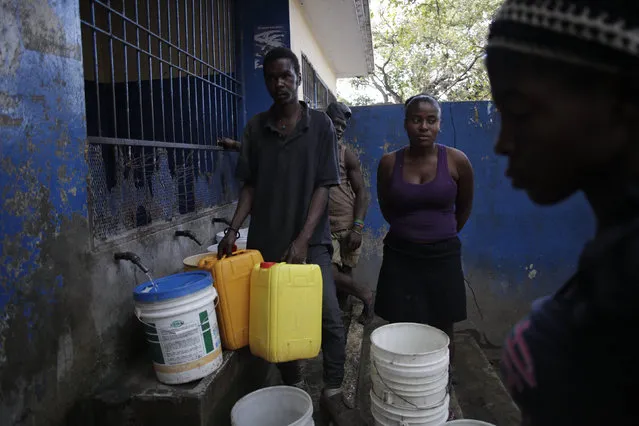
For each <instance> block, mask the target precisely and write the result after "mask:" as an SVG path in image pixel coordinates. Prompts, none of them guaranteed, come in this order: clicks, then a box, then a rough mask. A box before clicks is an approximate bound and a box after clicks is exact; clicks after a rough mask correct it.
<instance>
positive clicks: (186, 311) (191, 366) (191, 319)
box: [133, 271, 222, 385]
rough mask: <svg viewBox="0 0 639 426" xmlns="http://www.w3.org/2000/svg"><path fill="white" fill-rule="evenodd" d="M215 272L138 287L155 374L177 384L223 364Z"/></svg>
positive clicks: (184, 275)
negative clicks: (217, 314) (216, 305)
mask: <svg viewBox="0 0 639 426" xmlns="http://www.w3.org/2000/svg"><path fill="white" fill-rule="evenodd" d="M212 283H213V279H212V277H211V274H210V273H208V272H204V271H196V272H185V273H181V274H175V275H171V276H168V277H164V278H161V279H158V280H156V281H155V283H152V282H146V283H144V284H141V285H139V286H137V287H136V288H135V290H134V292H133V297H134V300H135V315H136V316H137V317H138V319H139V320H140V321H141V322H142V323H143V324H144V329H145V333H146V338H147V342H148V344H149V347H150V352H151V358H152V360H153V367H154V369H155V374H156V375H157V378H158V380H159V381H160V382H162V383H166V384H170V385H174V384H180V383H188V382H191V381H193V380H197V379H201V378H202V377H205V376H207V375H209V374H211V373H212V372H214V371H215V370H217V369H218V368H219V367H220V365H222V342H221V340H220V332H219V330H218V325H217V318H216V317H215V304H216V303H215V302H216V299H217V292H216V291H215V288H214V287H213V285H212Z"/></svg>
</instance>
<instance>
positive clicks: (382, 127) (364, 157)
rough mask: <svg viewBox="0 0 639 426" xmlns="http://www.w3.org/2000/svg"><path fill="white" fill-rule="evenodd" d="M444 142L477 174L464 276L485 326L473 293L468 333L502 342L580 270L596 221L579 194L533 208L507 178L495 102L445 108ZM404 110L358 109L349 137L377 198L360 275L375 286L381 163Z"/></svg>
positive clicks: (397, 138)
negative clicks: (533, 306)
mask: <svg viewBox="0 0 639 426" xmlns="http://www.w3.org/2000/svg"><path fill="white" fill-rule="evenodd" d="M442 108H443V118H442V130H441V133H440V136H439V140H438V142H439V143H441V144H444V145H447V146H452V147H455V148H458V149H460V150H462V151H464V152H465V153H466V155H467V156H468V158H469V159H470V161H471V162H472V164H473V166H474V170H475V179H476V181H475V190H476V193H475V202H474V208H473V213H472V216H471V218H470V221H469V222H468V224H467V225H466V227H465V228H464V230H463V231H462V234H461V239H462V241H463V261H464V269H465V273H466V276H467V278H468V280H469V282H470V284H471V286H472V287H473V289H474V290H475V292H476V293H477V299H478V302H479V305H480V307H481V309H482V310H483V316H484V319H483V320H482V319H481V318H480V317H479V315H478V312H477V309H476V307H475V304H474V301H473V300H472V298H471V297H470V296H471V293H470V292H468V294H469V300H468V302H469V304H468V311H469V317H470V319H471V324H469V326H471V327H475V328H479V329H481V330H482V331H486V332H487V333H488V335H489V336H491V338H492V339H493V340H496V341H500V340H501V338H502V336H503V334H504V333H505V332H506V330H507V329H508V327H509V326H510V324H512V323H513V322H515V321H516V320H517V319H518V318H519V317H520V316H521V315H522V314H523V313H524V312H525V311H526V310H527V309H528V307H529V304H530V302H531V301H532V300H533V299H534V298H536V297H538V296H541V295H544V294H548V293H551V292H553V291H554V290H556V289H557V288H558V286H560V285H561V284H562V283H563V282H564V280H566V279H567V278H568V277H569V276H570V275H571V274H572V272H573V271H574V270H575V268H576V262H577V259H578V256H579V253H580V251H581V248H582V246H583V244H584V242H585V241H586V240H587V239H589V238H590V237H591V236H592V234H593V232H594V220H593V218H592V215H591V213H590V211H589V208H588V206H587V204H586V202H585V200H584V198H583V197H582V196H581V195H577V196H575V197H573V198H572V199H570V200H568V201H566V202H564V203H562V204H561V205H559V206H556V207H552V208H544V209H542V208H539V207H537V206H535V205H533V204H532V203H531V202H530V201H529V200H528V198H527V197H526V195H525V194H524V193H522V192H516V191H514V190H513V189H512V188H511V186H510V183H509V181H508V180H507V179H506V178H505V177H504V170H505V164H506V161H505V159H503V158H499V157H497V156H496V155H495V154H494V153H493V144H494V141H495V139H496V137H497V134H498V132H499V117H498V114H497V113H496V112H495V109H494V107H493V105H492V104H491V103H489V102H477V103H474V102H462V103H444V104H443V105H442ZM403 114H404V111H403V107H402V106H401V105H387V106H372V107H355V108H353V118H352V120H351V123H350V128H349V129H348V130H347V132H346V135H345V138H346V140H347V141H348V142H349V143H351V144H352V145H353V146H354V147H355V149H356V151H357V152H358V153H359V154H360V158H361V161H362V165H363V167H364V171H365V176H366V179H367V180H368V182H369V183H371V189H372V191H373V197H372V199H373V201H372V203H371V208H370V210H369V213H368V217H367V220H366V224H367V228H368V230H367V244H368V246H367V247H366V248H365V253H364V255H363V263H362V267H360V268H359V271H358V274H359V276H360V277H362V278H363V279H365V280H367V282H369V283H370V284H371V285H373V286H374V285H375V283H376V280H377V273H378V271H379V266H380V262H381V247H382V238H383V236H384V234H385V233H386V231H387V224H386V222H385V221H384V219H383V217H382V215H381V212H380V210H379V204H378V203H377V198H376V195H375V182H376V178H377V164H378V162H379V159H380V158H381V156H382V155H383V154H384V153H386V152H391V151H394V150H396V149H398V148H400V147H402V146H404V145H405V144H407V138H406V136H405V132H404V129H403Z"/></svg>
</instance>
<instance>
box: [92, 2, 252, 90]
mask: <svg viewBox="0 0 639 426" xmlns="http://www.w3.org/2000/svg"><path fill="white" fill-rule="evenodd" d="M93 2H94V3H96V4H99V5H100V6H103V7H104V8H106V9H108V10H109V11H111V12H112V13H113V14H114V15H116V16H119V17H121V18H122V19H124V20H125V21H127V22H129V23H130V24H131V25H133V26H135V27H138V28H139V29H140V30H142V31H144V32H146V33H148V34H149V35H151V36H153V37H155V38H157V39H160V41H162V42H163V43H165V44H166V45H168V46H171V47H173V48H174V49H176V50H178V51H179V52H181V53H183V54H185V55H187V56H190V57H191V59H193V60H195V61H198V62H202V63H203V64H205V65H207V66H211V65H209V64H207V63H206V62H204V60H203V59H201V58H198V57H196V56H194V55H191V54H190V53H189V52H187V51H185V50H184V49H182V48H181V47H180V46H177V45H175V44H173V43H172V42H171V41H170V40H168V41H167V40H164V39H162V36H161V35H158V34H156V33H154V32H153V31H151V30H150V28H144V26H142V25H140V24H139V23H137V22H135V21H134V20H132V19H131V18H129V17H127V16H124V15H122V14H121V13H119V12H118V11H117V10H114V9H111V6H109V5H108V4H105V3H104V2H102V1H100V0H93ZM81 22H83V23H84V24H88V22H86V21H83V20H82V21H81ZM216 71H217V72H218V73H220V74H224V73H223V72H222V71H221V70H219V69H216ZM225 77H227V78H229V79H231V80H233V81H235V82H236V83H238V84H242V82H241V81H240V80H238V79H236V78H233V77H231V76H229V75H225Z"/></svg>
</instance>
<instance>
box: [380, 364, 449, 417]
mask: <svg viewBox="0 0 639 426" xmlns="http://www.w3.org/2000/svg"><path fill="white" fill-rule="evenodd" d="M371 381H372V385H373V392H374V393H375V395H377V396H378V397H379V398H380V399H381V400H382V401H384V402H385V403H386V404H390V405H393V406H394V407H399V408H412V409H420V408H432V407H435V406H437V405H440V404H441V403H442V401H443V400H444V399H445V398H446V395H447V394H448V372H447V371H445V372H444V373H443V374H441V375H440V376H439V377H437V378H435V379H434V380H431V381H425V382H424V383H422V384H406V383H402V382H394V381H389V380H388V379H386V380H384V379H382V378H381V377H380V375H379V374H378V373H377V372H376V371H375V370H374V369H373V371H371Z"/></svg>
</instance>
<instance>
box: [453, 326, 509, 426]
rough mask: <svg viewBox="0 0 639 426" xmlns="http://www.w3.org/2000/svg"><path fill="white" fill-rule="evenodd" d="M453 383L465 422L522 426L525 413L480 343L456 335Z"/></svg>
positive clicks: (459, 333)
mask: <svg viewBox="0 0 639 426" xmlns="http://www.w3.org/2000/svg"><path fill="white" fill-rule="evenodd" d="M455 351H456V353H455V362H454V366H453V367H454V370H453V380H454V383H455V391H456V394H457V399H458V400H459V404H460V406H461V410H462V411H463V414H464V416H465V418H468V419H475V420H482V421H485V422H488V423H492V424H495V425H498V426H519V425H520V424H521V413H520V412H519V409H518V408H517V406H516V405H515V403H514V402H513V400H512V398H511V397H510V395H509V394H508V392H507V391H506V388H505V387H504V385H503V383H502V382H501V379H500V378H499V376H498V375H497V373H496V371H495V369H494V368H493V366H492V365H491V363H490V362H489V361H488V359H487V358H486V355H485V354H484V351H482V349H481V348H480V347H479V345H478V343H477V341H476V340H475V339H474V338H473V337H472V336H471V335H470V334H469V333H466V332H458V333H456V334H455Z"/></svg>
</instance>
